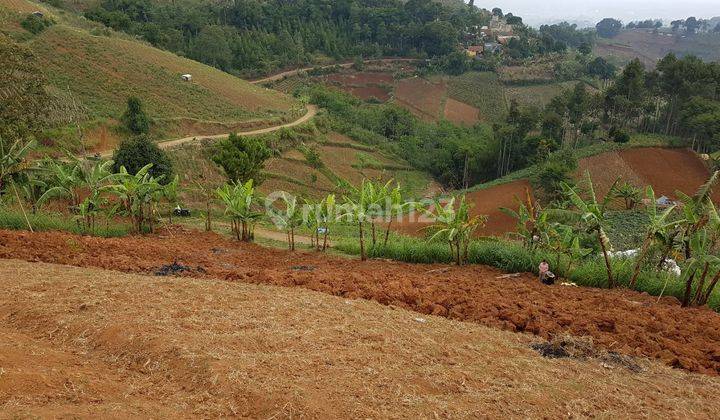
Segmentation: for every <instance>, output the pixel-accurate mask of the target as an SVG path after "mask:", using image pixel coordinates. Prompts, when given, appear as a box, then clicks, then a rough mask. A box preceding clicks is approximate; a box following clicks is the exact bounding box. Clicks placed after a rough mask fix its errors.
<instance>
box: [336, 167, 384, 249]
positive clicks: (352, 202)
mask: <svg viewBox="0 0 720 420" xmlns="http://www.w3.org/2000/svg"><path fill="white" fill-rule="evenodd" d="M376 199H377V193H376V192H375V186H374V185H373V183H372V182H370V181H367V180H363V182H362V184H361V185H360V188H353V189H352V190H351V194H350V195H349V196H346V197H344V201H345V203H344V206H343V207H344V213H343V214H341V215H340V217H345V218H347V219H348V220H349V221H350V222H351V223H356V224H357V226H358V230H359V233H360V260H362V261H365V260H367V253H366V252H365V229H364V227H365V223H367V222H370V221H371V219H372V216H373V215H374V214H375V213H376V211H375V208H374V206H375V205H377V203H376V202H375V200H376Z"/></svg>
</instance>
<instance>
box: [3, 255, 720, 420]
mask: <svg viewBox="0 0 720 420" xmlns="http://www.w3.org/2000/svg"><path fill="white" fill-rule="evenodd" d="M0 284H1V285H2V287H3V289H4V290H5V291H6V293H4V294H3V295H2V296H0V308H1V309H0V319H2V321H3V322H2V323H1V324H0V325H2V327H0V328H1V329H0V336H2V337H3V338H5V339H6V340H3V341H2V344H0V348H2V350H3V351H2V352H0V363H2V366H3V377H2V381H1V382H0V410H2V411H3V412H4V413H6V414H8V415H10V416H16V415H17V416H34V415H39V416H48V417H55V416H58V415H62V416H71V417H74V416H80V417H89V416H91V415H97V414H103V413H104V414H105V415H110V416H113V417H115V416H120V417H123V416H127V415H131V414H132V415H139V416H154V417H156V416H161V417H165V416H180V415H188V414H190V413H192V416H197V417H216V416H231V415H237V416H251V417H264V418H268V417H273V416H280V417H290V416H292V417H298V416H307V417H363V418H388V417H394V418H400V417H402V418H420V417H427V416H429V415H430V416H437V417H482V416H492V417H500V416H502V417H540V416H542V417H586V416H592V417H628V416H632V417H640V416H645V415H647V414H648V413H653V414H654V415H660V416H664V417H693V418H710V417H712V416H714V415H715V414H716V413H717V412H718V410H719V409H720V405H719V404H718V400H717V398H715V397H716V396H717V395H718V392H720V380H719V379H718V378H714V377H709V376H701V375H693V374H688V373H684V372H681V371H677V370H671V369H669V368H666V367H663V366H659V365H657V364H654V363H650V362H647V361H640V364H641V365H642V366H643V369H644V371H643V372H642V373H635V372H633V371H631V370H628V369H626V368H624V367H622V366H615V365H608V364H606V363H603V362H601V361H599V360H596V359H593V358H587V359H573V358H563V359H547V358H543V357H542V356H540V355H538V354H537V353H536V352H535V351H533V350H531V349H530V348H529V345H530V344H531V339H530V338H529V337H528V336H525V335H518V334H512V333H507V332H500V331H496V330H492V329H488V328H485V327H482V326H478V325H474V324H468V323H463V322H456V321H452V320H447V319H443V318H438V317H433V316H420V315H418V314H417V313H413V312H408V311H405V310H400V309H397V308H388V307H384V306H381V305H379V304H377V303H373V302H369V301H363V300H346V299H343V298H337V297H331V296H326V295H323V294H320V293H315V292H310V291H305V290H301V289H285V288H277V287H269V286H257V285H247V284H239V283H230V282H223V281H212V280H192V279H182V278H157V277H156V278H153V277H143V276H135V275H125V274H119V273H115V272H109V271H102V270H95V269H79V268H70V267H65V266H57V265H47V264H38V263H25V262H19V261H12V260H4V261H0Z"/></svg>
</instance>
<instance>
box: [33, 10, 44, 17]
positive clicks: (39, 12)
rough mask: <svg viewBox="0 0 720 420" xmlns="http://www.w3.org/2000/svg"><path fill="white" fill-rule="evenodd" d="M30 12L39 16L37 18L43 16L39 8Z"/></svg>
mask: <svg viewBox="0 0 720 420" xmlns="http://www.w3.org/2000/svg"><path fill="white" fill-rule="evenodd" d="M32 14H33V16H37V17H39V18H41V17H43V16H45V14H44V13H43V12H41V11H39V10H36V11H34V12H32Z"/></svg>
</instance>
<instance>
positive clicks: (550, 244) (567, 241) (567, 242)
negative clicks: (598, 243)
mask: <svg viewBox="0 0 720 420" xmlns="http://www.w3.org/2000/svg"><path fill="white" fill-rule="evenodd" d="M546 232H547V233H546V234H545V236H546V238H547V239H546V242H545V243H546V244H547V248H548V249H549V250H550V251H551V252H553V253H555V255H556V261H555V267H557V268H556V270H558V271H557V273H560V272H561V270H560V269H561V267H560V263H561V259H560V257H561V256H562V255H565V256H567V257H568V264H567V268H566V269H565V271H564V272H565V273H569V272H570V270H571V269H572V265H573V263H574V262H575V261H576V260H578V259H582V258H585V257H587V256H588V255H590V253H592V249H589V248H583V247H582V245H581V244H580V238H579V237H578V235H576V234H575V232H574V231H573V229H572V227H570V226H567V225H563V224H560V223H553V224H552V225H551V226H550V228H548V229H547V230H546Z"/></svg>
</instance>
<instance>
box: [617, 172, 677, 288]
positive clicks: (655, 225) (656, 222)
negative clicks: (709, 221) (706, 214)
mask: <svg viewBox="0 0 720 420" xmlns="http://www.w3.org/2000/svg"><path fill="white" fill-rule="evenodd" d="M645 197H646V198H647V201H648V206H647V210H646V211H647V215H648V219H649V223H648V225H647V230H646V232H645V239H644V240H643V243H642V246H641V247H640V252H639V253H638V255H637V256H636V259H635V267H634V268H633V274H632V277H631V278H630V282H629V284H628V287H629V288H630V289H634V288H635V285H636V283H637V279H638V276H639V275H640V269H641V268H642V264H643V261H644V260H645V257H646V256H647V253H648V251H649V250H650V247H651V246H652V245H653V244H656V243H663V242H665V241H666V240H667V238H668V236H669V235H670V234H671V233H672V232H673V231H674V230H675V229H676V228H677V227H678V226H679V225H680V224H682V223H683V222H684V220H682V219H680V220H672V215H673V211H675V209H676V207H677V206H676V205H672V206H670V207H668V208H666V209H665V210H663V211H662V212H659V211H658V207H657V198H656V197H655V190H653V188H652V187H651V186H648V187H647V189H646V190H645Z"/></svg>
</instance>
